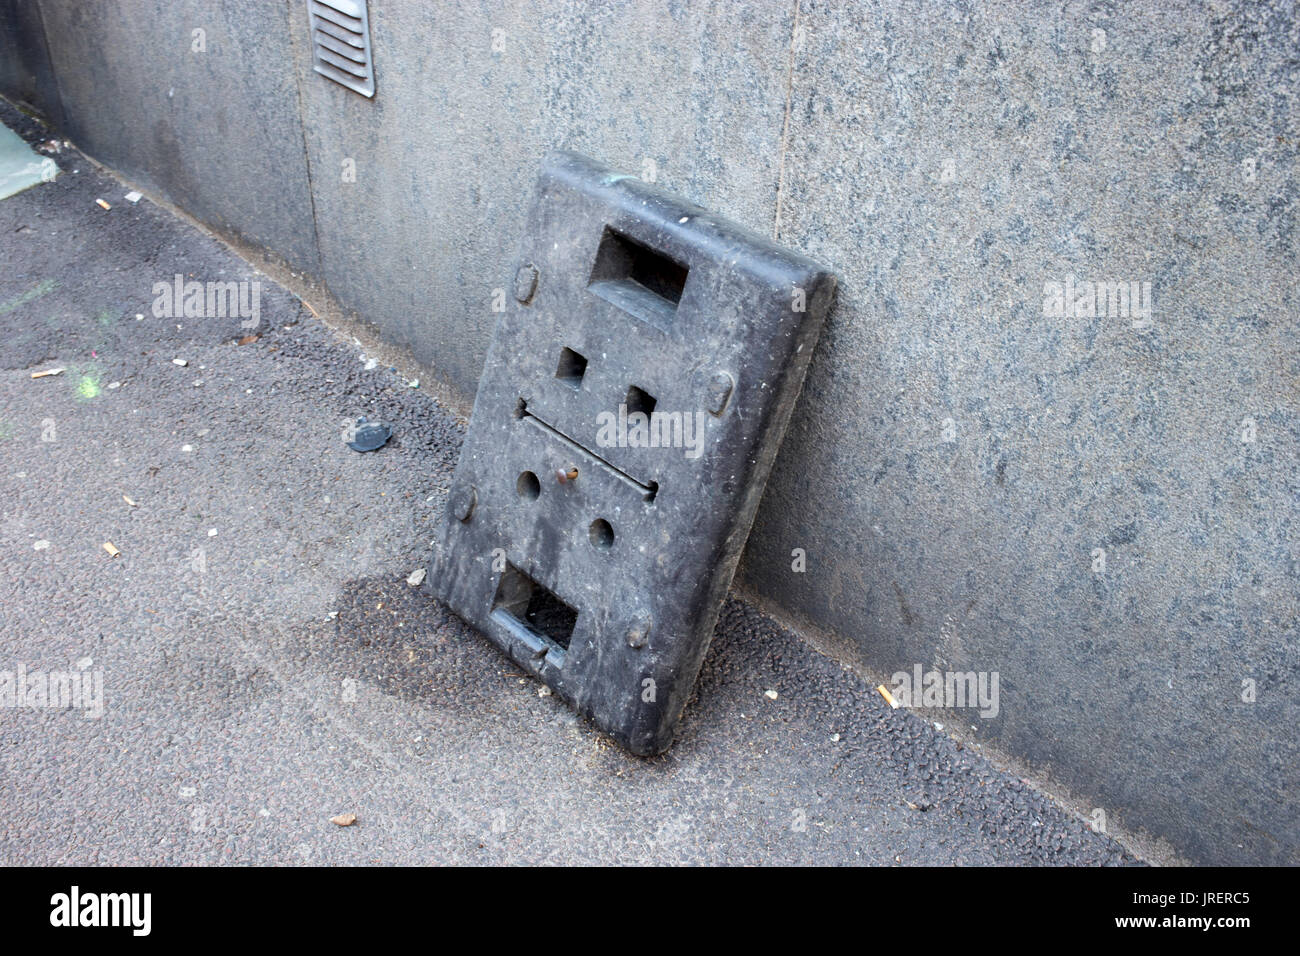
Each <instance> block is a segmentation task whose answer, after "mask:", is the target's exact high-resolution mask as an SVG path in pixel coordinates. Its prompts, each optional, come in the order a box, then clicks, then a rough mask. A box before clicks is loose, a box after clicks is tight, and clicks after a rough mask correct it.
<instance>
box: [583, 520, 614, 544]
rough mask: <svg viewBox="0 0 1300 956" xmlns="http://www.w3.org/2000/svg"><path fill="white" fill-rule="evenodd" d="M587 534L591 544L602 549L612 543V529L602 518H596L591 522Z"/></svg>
mask: <svg viewBox="0 0 1300 956" xmlns="http://www.w3.org/2000/svg"><path fill="white" fill-rule="evenodd" d="M589 534H590V536H591V543H592V546H593V547H597V548H600V549H601V550H602V551H604V550H605V549H606V548H609V547H612V546H613V544H614V529H613V528H612V527H611V526H610V523H609V522H608V521H606V520H605V519H604V518H597V519H596V520H595V521H593V522H592V523H591V529H590V531H589Z"/></svg>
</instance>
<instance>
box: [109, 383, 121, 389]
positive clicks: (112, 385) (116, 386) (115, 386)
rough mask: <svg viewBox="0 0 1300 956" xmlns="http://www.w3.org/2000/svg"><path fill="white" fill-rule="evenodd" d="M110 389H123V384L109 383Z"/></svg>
mask: <svg viewBox="0 0 1300 956" xmlns="http://www.w3.org/2000/svg"><path fill="white" fill-rule="evenodd" d="M108 387H109V388H121V387H122V383H121V382H109V383H108Z"/></svg>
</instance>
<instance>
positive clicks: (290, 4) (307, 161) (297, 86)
mask: <svg viewBox="0 0 1300 956" xmlns="http://www.w3.org/2000/svg"><path fill="white" fill-rule="evenodd" d="M295 6H300V4H299V2H298V0H285V15H286V24H287V26H288V30H289V44H290V46H291V47H292V48H293V89H294V93H295V94H296V96H297V98H298V132H299V134H300V135H301V137H302V161H303V168H304V169H305V170H306V172H307V201H308V203H310V204H311V234H312V246H313V247H314V248H315V250H316V278H318V279H319V280H320V281H321V282H323V283H325V285H326V286H327V287H328V285H329V283H327V282H325V265H324V262H323V260H322V259H321V252H320V223H319V222H317V220H316V183H315V180H314V178H313V176H312V171H311V150H310V149H308V148H307V112H306V110H304V109H303V105H302V104H303V99H302V63H301V58H300V57H299V55H298V30H297V28H296V27H295V26H294V20H293V8H294V7H295Z"/></svg>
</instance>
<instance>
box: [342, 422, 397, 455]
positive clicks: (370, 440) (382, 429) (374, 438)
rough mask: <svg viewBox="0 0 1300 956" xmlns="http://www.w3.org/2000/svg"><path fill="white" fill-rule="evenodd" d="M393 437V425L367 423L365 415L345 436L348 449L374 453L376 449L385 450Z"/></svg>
mask: <svg viewBox="0 0 1300 956" xmlns="http://www.w3.org/2000/svg"><path fill="white" fill-rule="evenodd" d="M392 437H393V429H392V426H391V425H388V424H386V423H385V422H370V421H366V417H365V416H364V415H362V416H361V417H360V418H358V419H357V421H356V424H355V425H353V426H352V427H351V428H349V429H348V430H347V432H346V433H345V435H344V438H345V440H346V441H347V443H348V447H349V448H351V449H352V450H353V451H374V450H375V449H376V448H383V447H384V445H386V444H388V439H390V438H392Z"/></svg>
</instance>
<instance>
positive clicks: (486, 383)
mask: <svg viewBox="0 0 1300 956" xmlns="http://www.w3.org/2000/svg"><path fill="white" fill-rule="evenodd" d="M518 262H519V270H518V273H517V275H516V276H515V278H514V280H513V281H512V282H511V283H510V285H509V286H508V295H507V299H508V305H507V309H506V312H505V314H504V315H503V316H502V318H501V320H500V322H499V323H498V325H497V328H496V333H495V335H494V337H493V341H492V346H491V349H490V351H489V353H488V358H487V364H486V366H485V368H484V371H483V377H482V379H481V381H480V383H479V390H478V396H477V398H476V400H475V403H474V413H473V418H472V420H471V423H470V428H469V434H468V436H467V437H466V440H465V445H464V447H463V449H462V452H461V459H460V463H459V465H458V467H457V469H456V475H455V479H454V481H453V484H452V488H451V491H450V495H449V507H448V515H447V519H446V521H445V523H444V525H443V528H442V530H441V533H440V535H439V539H438V541H437V543H436V545H435V551H434V557H433V561H432V564H431V567H430V580H431V584H432V587H433V589H434V592H435V593H436V594H437V595H438V597H439V598H441V599H442V600H444V601H445V602H446V603H447V604H448V605H449V606H450V607H451V608H452V609H453V610H454V611H456V612H457V613H458V614H460V615H461V616H462V617H463V618H465V619H466V620H467V621H468V622H470V623H471V624H473V625H474V626H476V627H478V628H479V629H480V630H482V631H483V632H484V633H485V634H486V635H487V636H488V637H489V638H491V639H492V640H493V641H494V642H495V643H496V644H497V645H498V646H500V647H501V649H502V650H503V651H504V652H505V653H506V654H508V655H509V656H510V657H511V658H512V659H513V660H514V661H515V662H516V663H517V664H518V665H519V666H520V667H522V668H523V669H524V670H526V671H529V672H530V673H533V674H535V675H536V676H538V677H539V678H540V679H541V680H543V681H544V682H545V683H547V684H549V685H550V686H551V687H552V688H554V689H555V690H556V691H557V692H558V693H559V694H560V695H561V696H563V697H564V698H565V699H566V700H568V701H569V702H570V703H571V704H572V705H573V706H574V707H575V708H576V709H577V710H578V711H579V712H580V713H582V714H585V715H588V716H590V717H591V718H593V719H594V720H595V722H596V723H597V724H598V725H599V726H600V727H602V728H603V729H604V730H606V731H607V732H608V733H609V734H610V735H611V736H613V737H614V738H615V739H616V740H618V741H619V742H620V743H621V744H623V745H624V746H625V747H627V748H628V749H629V750H631V751H633V752H635V753H638V754H652V753H658V752H660V751H662V750H664V749H666V748H667V747H668V746H669V745H670V744H671V742H672V735H673V729H674V727H675V725H676V723H677V720H678V718H679V716H680V714H681V710H682V707H683V705H684V704H685V703H686V700H687V698H688V696H689V694H690V690H691V686H692V685H693V684H694V682H695V677H696V675H697V673H698V672H699V668H700V664H701V662H702V660H703V658H704V654H705V651H706V650H707V649H708V645H709V640H710V638H711V637H712V633H713V627H714V624H715V622H716V619H717V614H718V609H719V607H720V605H721V602H722V598H723V596H724V595H725V593H726V591H727V588H728V587H729V586H730V584H731V579H732V576H733V574H734V573H735V570H736V564H737V562H738V560H739V558H740V553H741V550H742V548H743V547H744V544H745V539H746V538H747V537H748V535H749V528H750V524H751V522H752V521H753V517H754V511H755V509H756V507H757V505H758V501H759V498H760V497H761V495H762V492H763V486H764V484H765V482H766V480H767V475H768V472H769V470H770V468H771V464H772V460H773V459H774V458H775V456H776V452H777V448H778V447H779V445H780V440H781V436H782V434H783V433H784V431H785V426H786V423H787V422H788V420H789V415H790V411H791V409H792V407H793V405H794V402H795V400H796V398H797V396H798V393H799V388H800V386H801V384H802V382H803V378H804V372H805V371H806V369H807V366H808V360H809V358H810V357H811V354H812V350H813V347H814V345H815V343H816V340H817V336H818V334H819V332H820V330H821V326H822V321H823V319H824V317H825V314H826V310H827V308H828V307H829V303H830V299H831V297H832V294H833V291H834V286H835V279H834V277H833V276H832V275H831V274H830V273H829V272H827V271H826V270H825V269H823V268H822V267H820V266H818V265H817V264H816V263H814V262H812V261H810V260H808V259H806V258H804V257H802V256H799V255H796V254H794V253H791V252H788V251H786V250H784V249H782V248H780V247H778V246H776V245H775V244H773V243H772V242H770V241H769V240H767V239H764V238H763V237H761V236H759V235H757V234H755V233H753V232H750V231H749V230H746V229H744V228H742V227H739V226H736V225H734V224H732V223H729V222H727V221H726V220H724V219H721V218H719V217H717V216H714V215H712V214H710V213H708V212H705V211H704V210H702V209H700V208H698V207H696V206H693V205H690V204H688V203H686V202H683V201H682V200H680V199H678V198H676V197H674V196H671V195H668V194H667V193H665V192H663V191H662V190H659V189H656V188H654V187H652V186H649V185H647V184H645V183H643V182H641V181H640V180H638V179H636V178H634V177H630V176H624V175H619V174H617V173H614V172H612V171H610V170H609V169H607V168H605V167H603V166H600V165H598V164H596V163H594V162H592V161H591V160H588V159H586V158H584V157H581V156H578V155H576V154H573V153H556V154H552V155H551V156H549V157H548V158H547V160H546V162H545V163H544V165H543V169H542V173H541V176H540V178H539V181H538V186H537V195H536V199H535V201H534V204H533V206H532V210H531V212H530V215H529V220H528V223H527V229H526V233H525V238H524V241H523V244H522V248H521V251H520V255H519V259H518ZM651 399H652V400H653V402H654V405H653V412H654V413H658V414H660V416H661V417H660V419H659V420H660V421H661V422H662V421H663V418H662V414H663V413H670V414H671V413H673V412H678V413H681V414H682V415H683V416H684V415H685V414H687V413H689V414H690V415H691V420H692V422H693V423H700V422H702V424H703V428H702V431H701V432H700V434H701V435H702V442H701V443H700V445H699V447H700V452H699V454H698V457H688V452H690V451H691V450H692V449H690V448H685V447H628V446H619V445H617V444H616V445H614V446H612V447H611V446H609V439H610V438H611V437H613V438H617V434H616V429H617V425H616V424H615V425H614V429H615V431H614V432H611V430H610V427H609V424H610V419H609V418H608V416H613V421H614V422H617V421H618V416H619V415H620V405H627V406H629V410H628V412H627V414H628V415H629V416H631V413H632V412H633V411H634V410H635V409H636V408H637V407H642V408H644V407H646V406H647V405H648V402H649V401H650V400H651ZM601 413H608V416H607V417H606V418H604V419H602V418H601V417H600V416H601ZM697 413H698V414H697ZM630 420H631V422H633V423H636V422H637V419H636V418H630ZM671 421H672V420H671V418H670V419H669V422H670V423H671ZM602 424H604V425H606V430H605V432H604V433H603V434H602V433H601V426H602ZM630 431H635V429H630ZM656 437H657V436H656ZM668 437H669V438H671V439H676V438H678V437H680V438H682V439H683V440H684V439H685V438H686V437H687V435H686V433H684V432H676V431H675V432H673V433H672V434H670V435H669V436H668ZM629 438H631V435H629ZM602 439H603V442H602ZM630 444H631V442H630V441H629V443H628V445H630ZM574 470H576V472H577V474H576V477H573V472H574ZM525 473H529V474H531V475H532V476H534V477H535V479H536V481H535V482H534V481H533V479H532V478H528V477H526V476H525ZM570 629H571V630H570ZM566 631H568V636H567V641H566V639H565V637H564V635H565V632H566ZM566 645H567V646H566Z"/></svg>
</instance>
